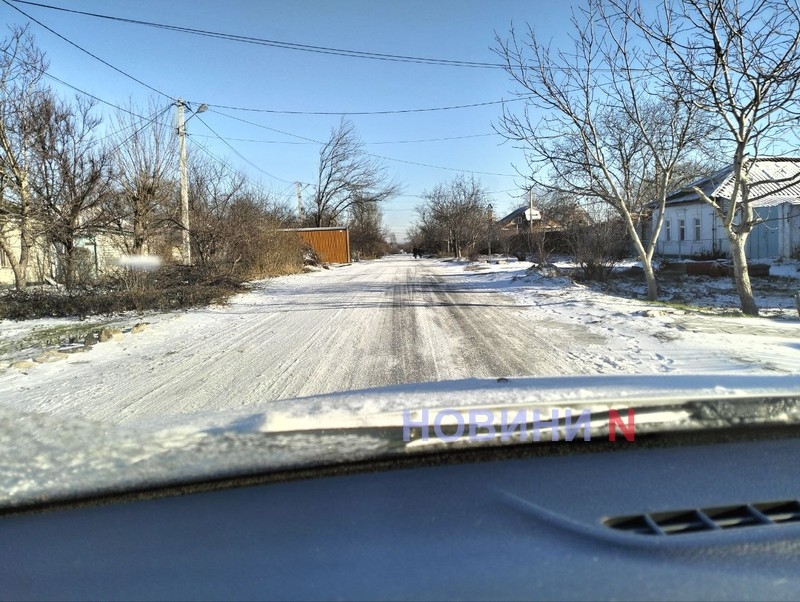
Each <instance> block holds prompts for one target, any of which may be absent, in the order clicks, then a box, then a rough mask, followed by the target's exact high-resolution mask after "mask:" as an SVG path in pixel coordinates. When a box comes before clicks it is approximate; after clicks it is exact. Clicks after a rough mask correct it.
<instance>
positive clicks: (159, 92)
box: [0, 0, 174, 100]
mask: <svg viewBox="0 0 800 602" xmlns="http://www.w3.org/2000/svg"><path fill="white" fill-rule="evenodd" d="M0 2H2V3H3V4H5V5H6V6H8V7H10V8H13V9H14V10H15V11H17V12H19V13H20V14H22V15H23V16H25V17H26V18H27V19H30V20H31V21H33V22H34V23H36V24H37V25H39V26H40V27H43V28H44V29H46V30H47V31H49V32H50V33H52V34H53V35H54V36H56V37H58V38H60V39H62V40H64V41H65V42H66V43H67V44H70V45H71V46H74V47H75V48H77V49H78V50H80V51H81V52H83V53H85V54H87V55H89V56H90V57H92V58H93V59H95V60H97V61H99V62H101V63H103V64H104V65H105V66H106V67H109V68H110V69H113V70H114V71H116V72H117V73H120V74H121V75H124V76H125V77H127V78H128V79H131V80H133V81H135V82H136V83H138V84H140V85H142V86H144V87H145V88H147V89H149V90H151V91H153V92H155V93H156V94H160V95H161V96H164V97H166V98H169V99H171V100H174V98H173V97H172V96H170V95H169V94H167V93H166V92H162V91H161V90H159V89H158V88H154V87H153V86H151V85H150V84H147V83H145V82H143V81H142V80H140V79H139V78H137V77H135V76H133V75H131V74H130V73H128V72H127V71H123V70H122V69H120V68H119V67H115V66H114V65H112V64H111V63H109V62H108V61H106V60H104V59H102V58H100V57H99V56H97V55H96V54H94V53H92V52H90V51H89V50H86V49H85V48H84V47H83V46H80V45H78V44H76V43H75V42H73V41H72V40H70V39H68V38H66V37H64V36H62V35H61V34H60V33H58V32H57V31H55V30H54V29H51V28H50V27H48V26H47V25H45V24H44V23H42V22H41V21H39V20H38V19H35V18H34V17H32V16H31V15H29V14H28V13H26V12H25V11H23V10H22V9H21V8H19V7H16V6H14V5H13V4H12V3H11V2H9V1H8V0H0Z"/></svg>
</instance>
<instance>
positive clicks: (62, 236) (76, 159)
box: [31, 96, 111, 289]
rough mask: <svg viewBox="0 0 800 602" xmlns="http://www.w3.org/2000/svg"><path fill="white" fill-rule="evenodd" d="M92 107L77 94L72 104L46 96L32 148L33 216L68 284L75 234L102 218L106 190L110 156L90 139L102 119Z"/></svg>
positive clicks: (73, 269)
mask: <svg viewBox="0 0 800 602" xmlns="http://www.w3.org/2000/svg"><path fill="white" fill-rule="evenodd" d="M93 107H94V104H93V103H92V102H90V101H86V100H82V99H80V98H78V99H76V102H75V104H74V105H68V104H66V103H63V102H59V101H58V100H57V99H56V98H55V97H54V96H50V97H48V98H46V99H45V102H44V103H43V104H42V106H41V109H40V113H39V116H40V119H41V124H42V125H41V127H39V128H37V132H36V136H35V140H34V145H33V152H32V157H33V158H32V163H33V174H34V177H33V178H32V181H31V189H32V191H33V194H34V199H35V201H36V206H37V216H38V217H39V218H40V219H41V223H42V227H43V233H44V236H45V238H46V240H48V241H49V242H51V243H53V245H54V247H55V249H56V253H57V255H58V257H59V259H60V263H61V269H62V273H63V279H64V285H65V286H66V287H67V288H68V289H69V288H72V287H73V286H74V284H75V280H76V276H77V263H78V259H77V254H78V249H77V248H76V242H77V239H79V238H81V237H88V236H92V235H93V234H95V233H96V231H97V229H98V227H99V226H101V225H102V224H103V223H104V214H103V212H102V211H101V204H102V202H103V201H104V199H105V197H106V195H107V194H108V192H109V191H110V189H111V158H110V155H109V153H108V151H107V150H106V149H103V148H101V147H100V145H99V144H98V142H97V140H96V138H95V133H96V131H97V127H98V126H99V125H100V122H101V119H100V118H99V117H97V116H95V115H94V114H93V112H92V109H93Z"/></svg>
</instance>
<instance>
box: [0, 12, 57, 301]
mask: <svg viewBox="0 0 800 602" xmlns="http://www.w3.org/2000/svg"><path fill="white" fill-rule="evenodd" d="M46 69H47V63H46V62H45V59H44V55H43V54H42V52H41V51H40V50H39V49H38V48H37V47H36V45H35V43H34V41H33V38H32V37H31V36H30V34H28V32H27V30H26V29H25V28H12V29H11V34H10V36H9V37H8V38H6V39H5V40H3V41H2V42H0V251H2V252H3V253H5V255H6V257H7V258H8V260H9V263H10V264H11V269H12V270H13V272H14V281H15V285H16V288H17V290H25V287H26V285H27V273H28V262H29V261H30V259H31V253H32V250H33V248H34V245H35V243H36V236H37V223H36V220H35V215H34V207H33V199H32V196H31V186H30V179H31V174H30V169H31V164H30V161H31V159H30V154H31V146H32V145H33V142H34V139H35V133H36V128H37V127H39V125H40V124H41V120H40V108H41V106H42V103H43V97H44V96H45V94H46V90H45V89H44V88H43V86H42V85H41V79H42V78H43V77H44V73H45V71H46ZM15 241H18V242H19V250H18V251H17V249H16V248H15V246H16V245H15V244H14V243H15Z"/></svg>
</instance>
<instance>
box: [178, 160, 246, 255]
mask: <svg viewBox="0 0 800 602" xmlns="http://www.w3.org/2000/svg"><path fill="white" fill-rule="evenodd" d="M246 185H247V179H246V178H245V176H244V174H242V173H241V172H238V171H236V170H235V169H233V167H232V166H231V165H230V164H229V163H227V162H219V161H216V160H207V159H203V158H201V157H194V158H193V160H192V162H191V164H190V166H189V206H190V209H189V210H190V216H191V219H190V223H191V225H192V255H193V257H195V258H196V259H197V262H198V263H199V264H200V265H203V266H206V267H216V266H218V265H219V264H220V263H221V262H224V261H227V259H228V257H229V256H230V254H231V253H230V252H231V249H230V248H229V246H230V243H231V237H232V235H234V234H235V233H233V232H231V230H230V228H229V227H228V226H229V225H230V224H229V217H230V214H231V207H232V205H233V204H234V202H235V201H236V200H237V199H238V198H241V196H242V194H243V192H244V191H245V187H246Z"/></svg>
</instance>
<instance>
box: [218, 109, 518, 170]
mask: <svg viewBox="0 0 800 602" xmlns="http://www.w3.org/2000/svg"><path fill="white" fill-rule="evenodd" d="M209 111H213V112H214V113H215V114H217V115H222V116H223V117H227V118H229V119H233V120H236V121H241V122H242V123H246V124H248V125H252V126H253V127H258V128H262V129H265V130H269V131H272V132H277V133H279V134H283V135H284V136H290V137H292V138H298V139H300V140H304V141H306V142H313V143H315V144H319V145H322V144H324V142H322V141H320V140H314V139H313V138H307V137H305V136H300V135H298V134H293V133H291V132H287V131H285V130H279V129H277V128H272V127H269V126H266V125H264V124H261V123H257V122H255V121H250V120H248V119H243V118H241V117H236V116H235V115H229V114H228V113H223V112H221V111H216V110H213V109H209ZM364 154H365V155H368V156H370V157H374V158H376V159H383V160H385V161H394V162H397V163H406V164H409V165H417V166H419V167H428V168H430V169H442V170H446V171H454V172H459V173H470V174H476V175H487V176H500V177H507V178H515V177H517V175H515V174H503V173H496V172H487V171H477V170H474V169H459V168H456V167H446V166H443V165H432V164H430V163H421V162H418V161H408V160H406V159H396V158H393V157H387V156H385V155H378V154H375V153H364Z"/></svg>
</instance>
